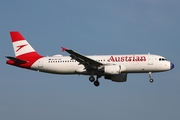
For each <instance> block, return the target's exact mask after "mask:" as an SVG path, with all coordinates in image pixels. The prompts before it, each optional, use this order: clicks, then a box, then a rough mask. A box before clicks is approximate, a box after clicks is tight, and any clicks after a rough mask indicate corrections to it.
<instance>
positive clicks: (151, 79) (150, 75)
mask: <svg viewBox="0 0 180 120" xmlns="http://www.w3.org/2000/svg"><path fill="white" fill-rule="evenodd" d="M149 78H150V79H149V82H151V83H153V82H154V80H153V78H152V72H149Z"/></svg>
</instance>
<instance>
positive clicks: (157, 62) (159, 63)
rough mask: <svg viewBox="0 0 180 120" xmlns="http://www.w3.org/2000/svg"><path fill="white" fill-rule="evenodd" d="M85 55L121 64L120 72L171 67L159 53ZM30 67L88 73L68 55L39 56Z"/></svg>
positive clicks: (143, 71) (160, 70) (146, 70)
mask: <svg viewBox="0 0 180 120" xmlns="http://www.w3.org/2000/svg"><path fill="white" fill-rule="evenodd" d="M87 57H88V58H91V59H93V60H96V61H98V62H100V63H103V64H104V65H109V64H110V65H112V64H115V65H121V66H122V71H121V72H122V73H146V72H163V71H167V70H170V69H171V62H169V61H167V60H166V59H165V58H164V57H162V56H159V55H152V54H138V55H99V56H87ZM31 69H33V70H37V71H41V72H47V73H54V74H90V73H87V72H86V71H85V69H84V66H83V65H82V64H79V62H77V61H76V60H73V59H72V58H71V57H69V56H52V57H43V58H40V59H39V60H37V61H36V62H35V63H34V64H33V65H32V66H31ZM94 74H98V73H94Z"/></svg>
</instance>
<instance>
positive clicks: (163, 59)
mask: <svg viewBox="0 0 180 120" xmlns="http://www.w3.org/2000/svg"><path fill="white" fill-rule="evenodd" d="M159 61H167V60H166V59H165V58H159Z"/></svg>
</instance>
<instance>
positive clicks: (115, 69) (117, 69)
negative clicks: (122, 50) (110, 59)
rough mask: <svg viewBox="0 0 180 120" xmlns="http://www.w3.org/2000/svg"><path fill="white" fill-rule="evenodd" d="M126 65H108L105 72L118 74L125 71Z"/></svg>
mask: <svg viewBox="0 0 180 120" xmlns="http://www.w3.org/2000/svg"><path fill="white" fill-rule="evenodd" d="M125 70H126V67H125V66H123V65H106V66H104V73H105V74H110V75H118V74H120V73H121V72H124V71H125Z"/></svg>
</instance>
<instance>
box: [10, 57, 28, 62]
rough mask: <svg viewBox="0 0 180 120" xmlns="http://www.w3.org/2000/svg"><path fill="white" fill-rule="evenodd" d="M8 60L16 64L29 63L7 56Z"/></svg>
mask: <svg viewBox="0 0 180 120" xmlns="http://www.w3.org/2000/svg"><path fill="white" fill-rule="evenodd" d="M6 58H8V59H10V60H12V61H14V62H15V63H28V62H27V61H25V60H21V59H18V58H15V57H11V56H6Z"/></svg>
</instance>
